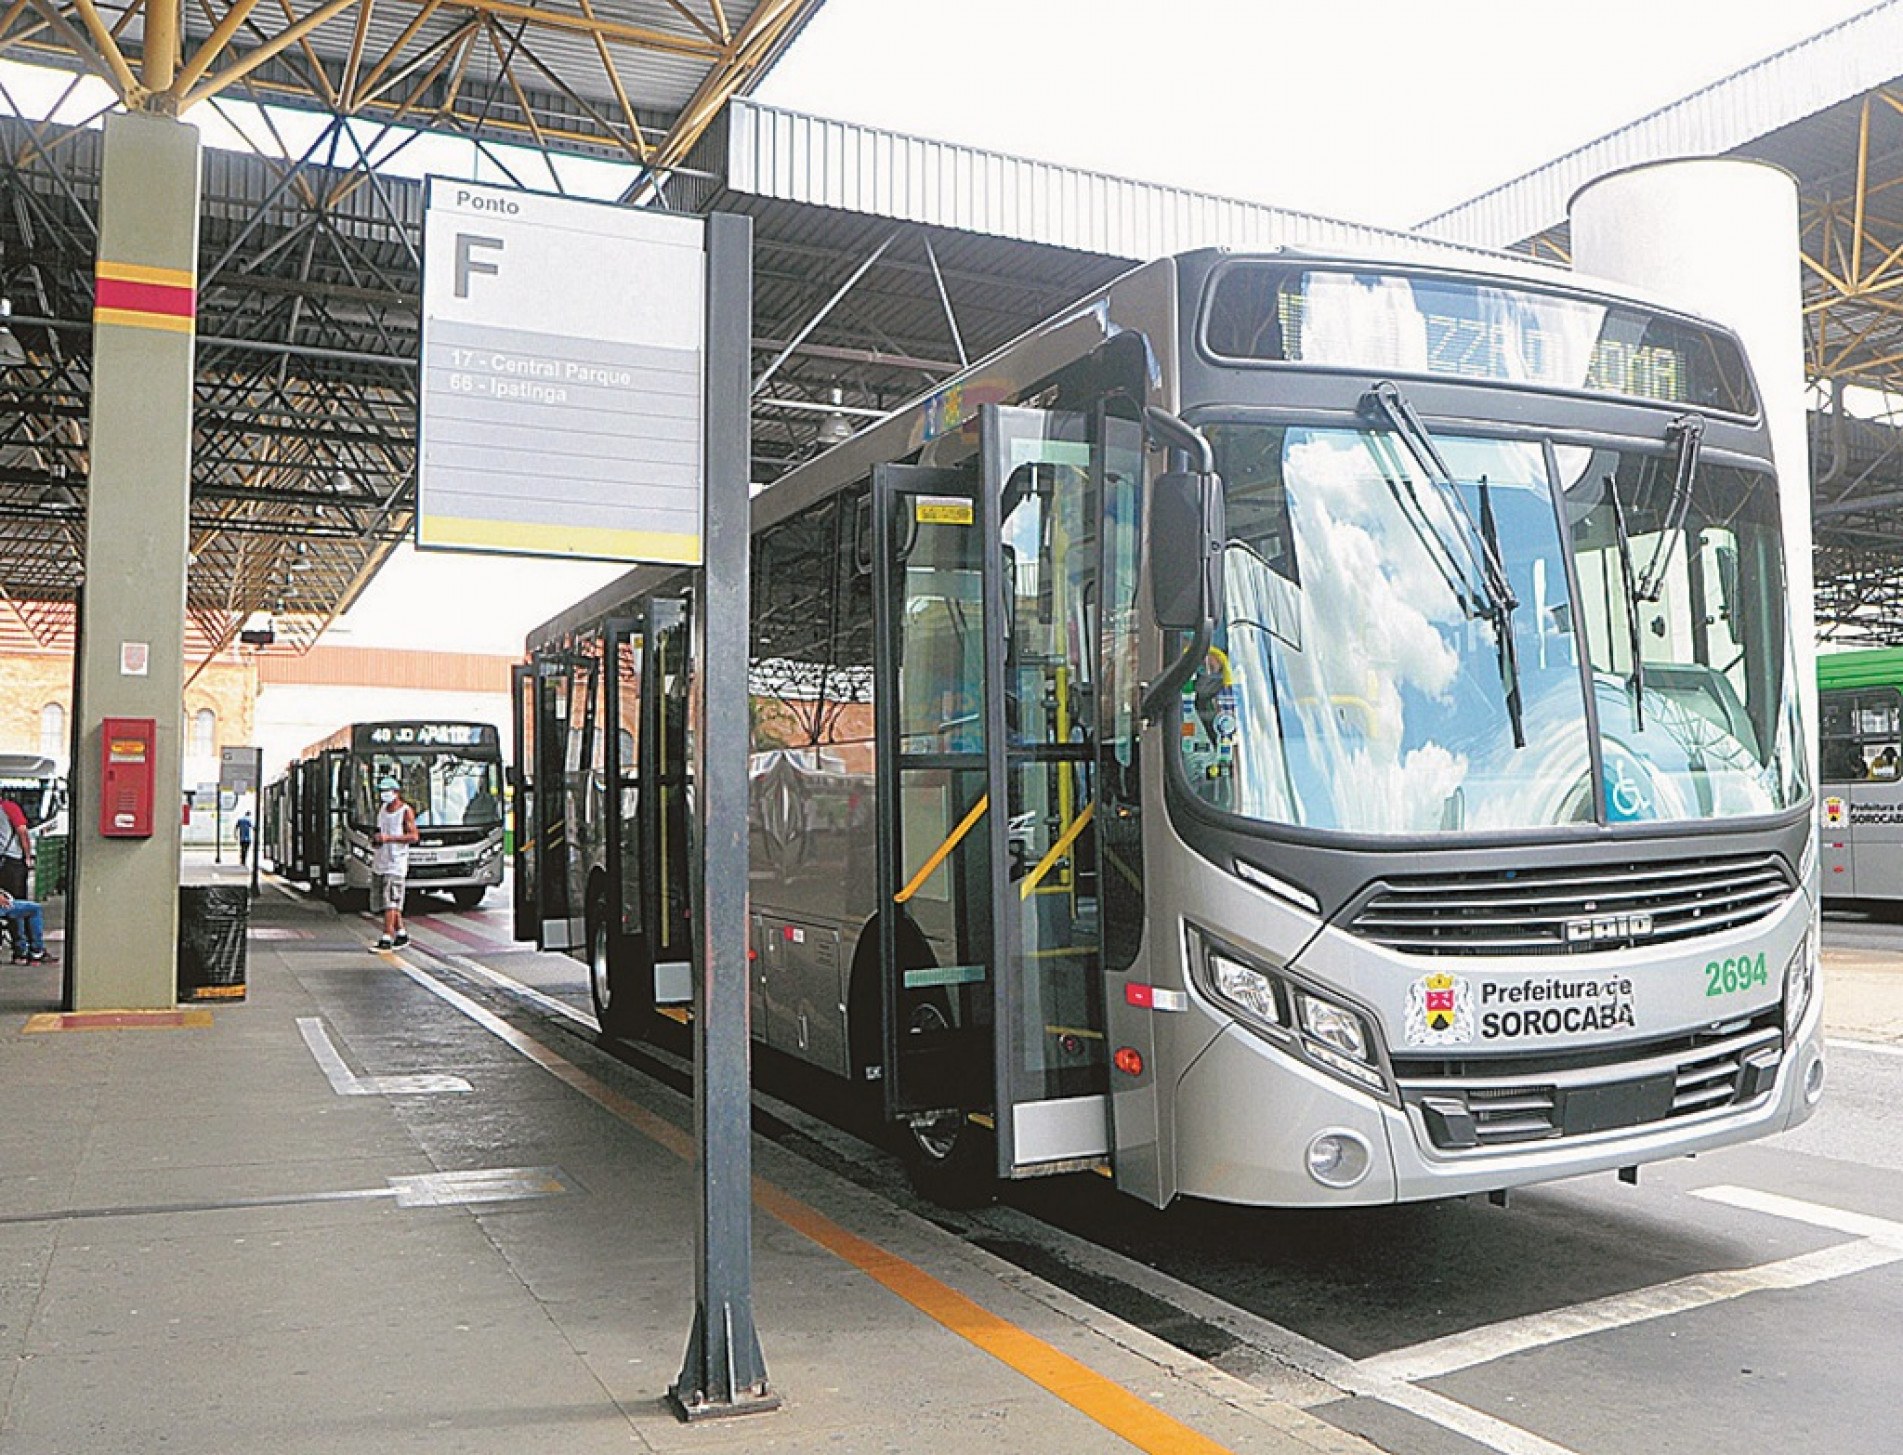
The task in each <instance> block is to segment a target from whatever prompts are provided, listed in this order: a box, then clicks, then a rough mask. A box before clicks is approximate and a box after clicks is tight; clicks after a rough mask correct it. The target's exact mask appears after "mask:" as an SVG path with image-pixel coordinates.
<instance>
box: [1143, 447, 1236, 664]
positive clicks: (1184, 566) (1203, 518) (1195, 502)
mask: <svg viewBox="0 0 1903 1455" xmlns="http://www.w3.org/2000/svg"><path fill="white" fill-rule="evenodd" d="M1227 539H1228V531H1227V530H1226V528H1225V526H1224V521H1223V503H1222V480H1221V477H1219V476H1217V475H1214V474H1201V473H1198V472H1197V471H1194V470H1171V471H1169V472H1167V473H1165V474H1162V475H1158V476H1157V477H1156V481H1155V484H1154V485H1153V486H1152V487H1151V489H1150V599H1151V602H1152V604H1153V605H1154V607H1155V610H1156V624H1157V625H1158V626H1160V627H1163V628H1164V629H1166V630H1175V631H1195V630H1196V629H1197V628H1198V627H1201V626H1203V625H1205V624H1207V623H1211V622H1214V621H1216V620H1217V619H1219V618H1220V617H1221V616H1222V607H1223V581H1222V547H1223V542H1224V541H1225V540H1227Z"/></svg>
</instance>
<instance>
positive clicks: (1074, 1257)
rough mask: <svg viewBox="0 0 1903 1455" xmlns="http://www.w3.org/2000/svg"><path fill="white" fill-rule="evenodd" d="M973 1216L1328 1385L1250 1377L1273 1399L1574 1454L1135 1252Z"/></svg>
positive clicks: (995, 1214)
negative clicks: (1370, 1408) (1299, 1386)
mask: <svg viewBox="0 0 1903 1455" xmlns="http://www.w3.org/2000/svg"><path fill="white" fill-rule="evenodd" d="M973 1221H974V1222H977V1223H980V1224H982V1225H984V1226H985V1227H988V1228H994V1229H997V1230H998V1231H1000V1232H1002V1233H1005V1234H1006V1235H1007V1236H1010V1237H1014V1238H1017V1239H1020V1240H1023V1241H1025V1242H1030V1243H1033V1244H1035V1245H1036V1246H1039V1247H1043V1248H1047V1249H1049V1250H1051V1251H1053V1252H1055V1253H1057V1254H1058V1255H1059V1256H1060V1257H1062V1259H1063V1260H1064V1261H1065V1262H1066V1263H1069V1264H1071V1265H1073V1266H1075V1267H1078V1268H1083V1269H1085V1270H1087V1271H1090V1272H1094V1273H1099V1274H1101V1275H1103V1276H1104V1277H1106V1278H1109V1279H1112V1280H1114V1281H1116V1282H1118V1283H1122V1284H1124V1285H1126V1286H1128V1287H1131V1288H1135V1289H1138V1290H1140V1291H1141V1292H1144V1293H1147V1294H1149V1295H1150V1296H1151V1297H1153V1298H1155V1299H1157V1300H1158V1301H1159V1302H1162V1303H1164V1304H1167V1305H1169V1306H1170V1307H1171V1308H1175V1309H1179V1310H1181V1311H1182V1312H1183V1313H1186V1314H1188V1315H1190V1316H1191V1317H1192V1318H1196V1319H1200V1320H1202V1321H1203V1322H1205V1323H1210V1324H1214V1325H1216V1326H1217V1327H1218V1328H1221V1329H1224V1330H1226V1331H1227V1332H1229V1333H1231V1334H1234V1335H1235V1336H1236V1338H1238V1339H1239V1340H1241V1341H1242V1343H1243V1344H1245V1345H1247V1346H1248V1347H1249V1348H1251V1349H1254V1350H1257V1351H1259V1352H1260V1353H1263V1354H1266V1355H1267V1356H1268V1357H1269V1358H1270V1359H1272V1360H1274V1361H1275V1362H1276V1363H1277V1364H1280V1365H1281V1366H1283V1368H1284V1369H1285V1370H1291V1371H1294V1372H1295V1373H1296V1374H1299V1375H1305V1376H1307V1378H1308V1379H1310V1380H1314V1381H1319V1382H1320V1383H1321V1384H1323V1385H1325V1386H1327V1387H1328V1391H1329V1393H1328V1395H1327V1396H1326V1397H1323V1398H1316V1397H1314V1396H1312V1395H1311V1396H1310V1397H1308V1398H1307V1399H1305V1400H1296V1399H1292V1398H1290V1393H1289V1391H1287V1390H1285V1389H1283V1388H1282V1387H1281V1382H1279V1381H1277V1379H1276V1378H1275V1376H1274V1374H1273V1373H1270V1374H1268V1375H1266V1376H1265V1377H1257V1378H1250V1379H1249V1382H1250V1383H1252V1384H1254V1385H1255V1386H1256V1387H1257V1388H1260V1389H1265V1390H1267V1391H1269V1392H1270V1393H1271V1394H1274V1395H1276V1396H1277V1397H1278V1398H1284V1399H1289V1401H1290V1403H1301V1404H1304V1405H1305V1406H1306V1407H1307V1408H1309V1409H1311V1410H1312V1409H1314V1408H1316V1407H1317V1406H1318V1405H1322V1404H1328V1403H1331V1402H1332V1401H1333V1400H1334V1399H1336V1398H1338V1397H1340V1396H1346V1395H1353V1396H1356V1397H1358V1398H1362V1399H1374V1400H1379V1401H1380V1402H1381V1403H1383V1404H1389V1405H1393V1406H1394V1407H1395V1408H1396V1409H1404V1410H1406V1411H1408V1413H1410V1414H1413V1415H1417V1416H1418V1417H1420V1418H1421V1419H1424V1420H1427V1421H1428V1422H1430V1423H1432V1424H1436V1425H1439V1426H1440V1427H1441V1428H1442V1429H1444V1430H1451V1431H1453V1432H1454V1433H1456V1434H1458V1435H1462V1436H1465V1437H1466V1438H1467V1439H1469V1440H1471V1441H1473V1442H1474V1443H1475V1444H1476V1445H1479V1446H1481V1447H1482V1448H1484V1449H1487V1450H1492V1451H1495V1452H1497V1455H1574V1452H1573V1451H1571V1450H1569V1449H1568V1448H1567V1447H1566V1446H1564V1445H1558V1444H1555V1443H1554V1442H1553V1441H1551V1440H1548V1439H1545V1438H1543V1437H1542V1436H1539V1435H1536V1434H1534V1433H1533V1432H1532V1431H1530V1430H1523V1429H1521V1428H1520V1427H1519V1426H1518V1425H1515V1424H1512V1423H1510V1422H1509V1421H1507V1420H1503V1419H1499V1418H1497V1417H1495V1416H1493V1415H1490V1414H1487V1413H1485V1412H1483V1411H1481V1410H1477V1409H1473V1408H1470V1407H1469V1406H1467V1405H1464V1404H1461V1403H1460V1402H1459V1401H1458V1400H1454V1399H1449V1398H1448V1397H1447V1396H1446V1395H1443V1394H1437V1393H1435V1392H1434V1391H1433V1390H1430V1389H1416V1388H1414V1387H1413V1386H1412V1385H1409V1384H1404V1383H1402V1382H1401V1381H1400V1380H1398V1379H1393V1378H1391V1377H1388V1376H1386V1375H1383V1374H1380V1373H1378V1372H1376V1373H1370V1372H1368V1371H1367V1370H1366V1369H1365V1367H1364V1366H1363V1365H1361V1364H1357V1363H1356V1362H1355V1361H1354V1360H1352V1359H1350V1358H1348V1357H1347V1355H1345V1354H1340V1353H1337V1352H1336V1351H1335V1350H1333V1349H1330V1348H1329V1347H1328V1346H1327V1345H1325V1344H1318V1343H1316V1342H1315V1341H1314V1340H1313V1339H1309V1338H1306V1337H1304V1336H1303V1335H1301V1334H1298V1333H1296V1332H1295V1331H1294V1330H1293V1329H1285V1328H1283V1327H1282V1326H1281V1325H1280V1324H1275V1323H1271V1322H1269V1321H1268V1320H1267V1319H1265V1318H1262V1317H1260V1316H1259V1315H1257V1314H1252V1313H1250V1312H1249V1311H1248V1310H1247V1309H1243V1308H1238V1307H1237V1306H1236V1305H1235V1304H1232V1303H1229V1302H1227V1301H1226V1300H1224V1299H1222V1298H1220V1297H1218V1296H1217V1295H1216V1294H1213V1293H1209V1292H1206V1291H1205V1290H1203V1289H1200V1288H1197V1287H1195V1286H1194V1285H1193V1284H1188V1283H1184V1282H1182V1281H1181V1280H1180V1279H1176V1278H1172V1277H1171V1276H1170V1275H1169V1274H1167V1273H1163V1272H1160V1271H1158V1270H1157V1269H1154V1268H1151V1267H1149V1266H1148V1265H1147V1264H1143V1263H1139V1262H1137V1261H1136V1260H1135V1259H1134V1258H1126V1257H1125V1256H1124V1255H1123V1254H1121V1253H1117V1252H1113V1251H1112V1250H1110V1249H1109V1248H1103V1247H1099V1246H1098V1245H1097V1244H1095V1243H1091V1242H1087V1241H1085V1240H1084V1239H1082V1238H1079V1237H1077V1236H1075V1235H1074V1234H1071V1233H1067V1232H1065V1231H1063V1230H1062V1229H1061V1228H1056V1227H1052V1226H1051V1225H1050V1224H1048V1223H1044V1222H1040V1221H1038V1220H1037V1219H1036V1218H1033V1217H1031V1216H1029V1215H1028V1214H1025V1213H1021V1212H1018V1211H1017V1210H1015V1209H1013V1208H1005V1207H997V1208H990V1209H987V1210H986V1211H984V1212H983V1213H980V1214H977V1215H976V1216H975V1217H974V1218H973ZM1019 1287H1020V1289H1021V1291H1023V1292H1026V1293H1030V1294H1031V1295H1032V1296H1034V1297H1035V1296H1036V1294H1037V1282H1036V1280H1029V1281H1026V1282H1024V1283H1022V1284H1020V1285H1019ZM1242 1377H1245V1378H1247V1376H1242Z"/></svg>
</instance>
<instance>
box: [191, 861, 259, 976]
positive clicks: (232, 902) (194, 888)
mask: <svg viewBox="0 0 1903 1455" xmlns="http://www.w3.org/2000/svg"><path fill="white" fill-rule="evenodd" d="M250 927H251V886H250V885H248V884H184V885H180V886H179V891H178V998H179V999H180V1000H243V999H244V991H245V986H244V957H245V933H246V931H247V930H249V929H250Z"/></svg>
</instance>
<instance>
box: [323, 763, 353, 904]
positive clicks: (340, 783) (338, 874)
mask: <svg viewBox="0 0 1903 1455" xmlns="http://www.w3.org/2000/svg"><path fill="white" fill-rule="evenodd" d="M354 767H355V764H354V763H353V761H352V759H351V755H350V754H349V753H348V752H346V751H345V750H344V749H342V748H333V749H332V750H331V751H329V752H327V753H325V754H324V766H323V769H322V772H323V775H324V797H323V804H324V807H323V815H324V839H323V843H324V882H325V883H326V884H332V885H341V884H342V883H343V882H344V875H345V870H346V867H347V866H348V865H349V863H350V794H351V792H352V783H351V776H350V775H351V772H352V770H353V768H354Z"/></svg>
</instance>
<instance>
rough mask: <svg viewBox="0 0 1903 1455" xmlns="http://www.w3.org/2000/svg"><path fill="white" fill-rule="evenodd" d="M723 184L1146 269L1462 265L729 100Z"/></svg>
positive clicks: (1264, 215) (1379, 236)
mask: <svg viewBox="0 0 1903 1455" xmlns="http://www.w3.org/2000/svg"><path fill="white" fill-rule="evenodd" d="M726 123H727V132H726V137H727V152H726V156H725V158H724V171H725V176H724V179H723V180H724V182H725V185H726V186H727V188H728V189H729V190H731V191H734V192H741V193H751V194H753V195H755V196H759V197H768V198H773V199H776V200H779V201H785V202H796V203H801V204H805V205H807V206H816V207H830V208H835V209H838V210H840V211H843V212H856V213H862V214H871V215H875V216H879V217H887V218H892V219H894V220H895V221H903V222H914V223H921V224H924V225H927V226H932V227H946V228H957V229H959V230H962V231H965V232H974V233H981V234H984V235H987V236H990V237H1000V238H1010V239H1014V240H1016V241H1020V242H1032V243H1042V244H1045V245H1047V246H1053V247H1062V248H1072V249H1075V250H1077V251H1079V252H1085V253H1095V254H1098V255H1100V256H1104V257H1112V258H1126V259H1129V260H1130V261H1132V262H1144V261H1147V260H1148V259H1150V258H1157V257H1162V256H1164V255H1166V254H1169V253H1179V252H1186V251H1188V250H1190V249H1192V248H1199V247H1234V248H1268V247H1300V248H1313V249H1317V250H1325V251H1329V252H1348V253H1381V254H1384V255H1386V256H1389V257H1393V256H1395V255H1396V254H1401V255H1416V256H1417V255H1421V254H1422V253H1424V252H1425V253H1438V254H1441V255H1443V256H1457V257H1465V258H1467V259H1469V260H1470V261H1471V259H1472V257H1473V254H1474V253H1475V252H1476V251H1484V250H1482V249H1476V248H1473V247H1469V246H1466V245H1463V244H1458V243H1454V244H1445V243H1440V242H1437V241H1434V240H1424V239H1422V238H1420V237H1418V236H1416V235H1415V234H1413V233H1408V232H1395V231H1390V230H1388V229H1386V228H1378V227H1370V226H1367V225H1366V224H1363V223H1356V222H1344V221H1340V220H1338V219H1336V218H1332V217H1321V216H1318V215H1316V214H1314V213H1308V212H1292V211H1289V210H1288V209H1286V208H1280V207H1269V206H1266V205H1264V204H1262V203H1257V202H1244V201H1238V200H1237V199H1235V198H1232V197H1215V196H1211V195H1210V194H1208V193H1204V192H1191V191H1188V190H1186V189H1184V188H1181V187H1169V186H1164V185H1162V184H1159V183H1155V182H1139V181H1133V180H1131V179H1129V178H1126V177H1112V176H1107V175H1105V174H1103V173H1101V172H1088V171H1084V170H1082V169H1080V168H1077V167H1066V166H1060V165H1058V164H1056V163H1053V162H1042V161H1035V160H1032V159H1030V158H1026V157H1014V156H1007V155H1005V154H1004V153H1001V152H992V151H983V150H980V149H979V148H976V147H968V146H959V145H956V144H954V143H952V142H944V141H934V140H931V139H929V138H926V137H917V136H907V135H904V134H902V133H899V132H891V131H880V130H877V129H875V128H872V127H868V126H861V125H858V124H856V123H853V122H846V121H835V120H832V119H830V118H827V117H822V116H808V115H804V114H802V113H799V112H794V111H783V110H780V109H778V108H777V107H772V106H763V105H761V104H760V103H759V102H757V101H752V100H747V99H741V98H736V99H735V100H734V101H732V102H731V103H730V104H729V106H728V115H727V118H726Z"/></svg>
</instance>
